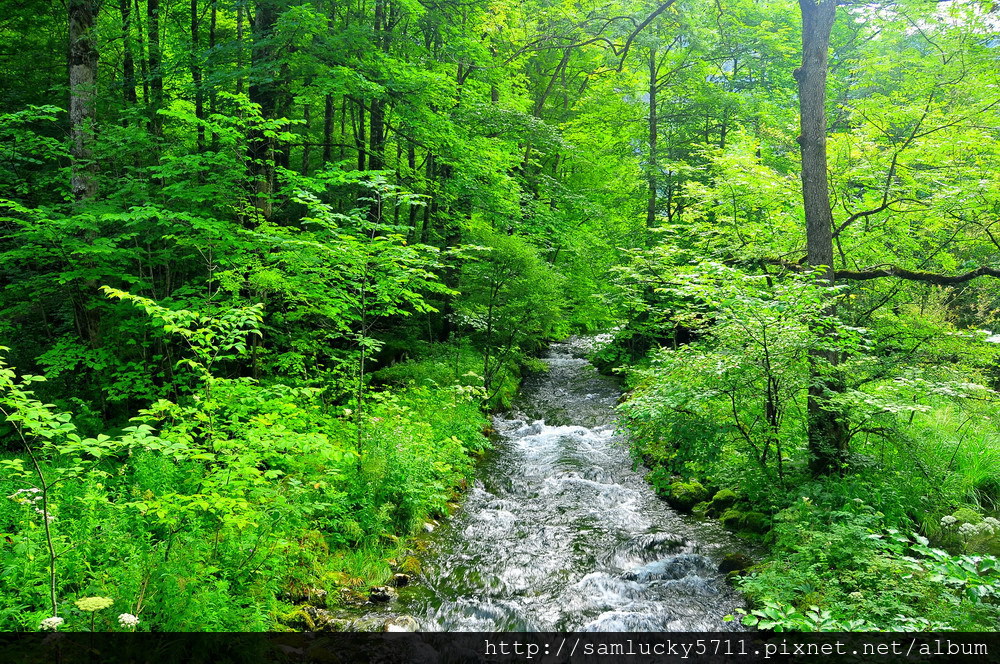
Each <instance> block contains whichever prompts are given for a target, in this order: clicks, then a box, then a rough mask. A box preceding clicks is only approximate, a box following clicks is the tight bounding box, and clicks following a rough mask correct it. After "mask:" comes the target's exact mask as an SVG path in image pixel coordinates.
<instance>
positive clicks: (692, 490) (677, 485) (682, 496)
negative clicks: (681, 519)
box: [667, 480, 708, 513]
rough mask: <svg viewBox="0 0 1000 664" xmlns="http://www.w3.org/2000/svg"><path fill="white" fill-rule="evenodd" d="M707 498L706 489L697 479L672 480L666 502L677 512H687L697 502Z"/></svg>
mask: <svg viewBox="0 0 1000 664" xmlns="http://www.w3.org/2000/svg"><path fill="white" fill-rule="evenodd" d="M707 499H708V490H707V489H705V487H704V486H702V484H701V482H699V481H698V480H691V481H690V482H674V483H672V484H671V485H670V494H669V495H668V496H667V503H668V504H669V505H670V506H671V507H673V508H674V509H675V510H677V511H678V512H688V513H690V512H691V510H693V509H694V506H695V505H697V504H698V503H701V502H705V500H707Z"/></svg>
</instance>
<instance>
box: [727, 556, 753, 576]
mask: <svg viewBox="0 0 1000 664" xmlns="http://www.w3.org/2000/svg"><path fill="white" fill-rule="evenodd" d="M753 565H754V561H753V558H751V557H750V556H748V555H746V554H743V553H727V554H726V555H725V556H723V558H722V562H720V563H719V572H721V573H722V574H740V573H742V572H744V571H746V570H747V569H749V568H751V567H753Z"/></svg>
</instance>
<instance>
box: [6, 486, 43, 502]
mask: <svg viewBox="0 0 1000 664" xmlns="http://www.w3.org/2000/svg"><path fill="white" fill-rule="evenodd" d="M41 492H42V490H41V489H36V488H35V487H31V488H30V489H18V490H17V491H15V492H14V493H12V494H10V495H9V496H7V497H8V498H10V499H11V500H13V501H14V502H15V503H18V504H19V505H30V504H32V503H37V502H38V501H39V500H41V499H42V497H41V496H40V495H39V494H40V493H41Z"/></svg>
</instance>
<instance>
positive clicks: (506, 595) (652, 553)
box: [396, 339, 741, 632]
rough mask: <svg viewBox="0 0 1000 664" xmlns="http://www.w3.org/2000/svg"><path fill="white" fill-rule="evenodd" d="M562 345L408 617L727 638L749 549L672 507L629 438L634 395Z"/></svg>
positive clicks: (448, 536) (438, 552) (443, 623)
mask: <svg viewBox="0 0 1000 664" xmlns="http://www.w3.org/2000/svg"><path fill="white" fill-rule="evenodd" d="M586 344H587V340H585V339H584V340H581V339H574V340H570V341H569V342H567V343H562V344H553V346H552V347H551V349H550V350H549V353H548V356H547V357H546V358H545V362H546V364H547V365H548V371H546V372H540V373H538V374H537V375H535V376H533V377H532V378H530V379H529V380H528V381H527V382H526V384H525V386H524V389H523V390H522V395H521V398H520V399H519V400H518V402H517V404H516V405H515V407H514V408H513V410H512V411H511V412H510V413H507V414H505V415H502V416H497V417H496V418H495V419H494V427H495V429H496V431H497V432H498V436H497V438H498V440H497V441H496V447H495V449H494V450H493V451H492V452H491V453H490V455H489V456H488V458H487V459H486V460H485V461H484V463H483V464H482V465H481V466H480V470H479V477H480V478H481V479H480V480H478V481H477V482H476V484H475V487H474V488H473V489H472V490H471V491H470V492H469V495H468V497H467V499H466V501H465V503H464V506H463V508H462V510H461V511H460V512H459V513H457V514H456V515H455V516H454V517H453V518H452V519H451V521H450V522H448V523H447V524H445V525H442V526H441V527H440V528H438V529H437V530H436V531H435V532H434V533H433V534H432V535H431V536H430V542H429V546H428V549H427V552H426V554H425V556H424V558H423V571H422V574H421V576H420V578H419V579H418V583H417V584H416V585H415V587H414V588H412V589H408V590H410V592H407V593H404V594H403V597H401V600H400V605H399V606H398V607H396V609H397V610H401V611H403V612H405V613H408V614H409V615H412V616H413V617H414V618H415V619H416V620H417V622H418V623H419V625H420V629H421V630H422V631H437V630H447V631H483V632H486V631H599V632H606V631H721V630H726V629H732V625H733V623H727V622H724V621H723V616H725V615H727V614H731V613H732V612H733V611H734V609H735V608H736V607H738V606H741V601H740V598H739V596H738V595H737V594H736V593H735V592H734V591H733V590H732V588H731V587H730V586H729V585H728V583H727V582H726V580H725V578H724V576H723V575H722V574H720V573H719V572H718V571H717V569H718V564H719V559H720V558H721V557H722V556H723V555H724V554H725V553H728V552H731V551H737V550H740V548H741V547H740V545H739V544H738V543H736V542H734V541H733V540H732V539H731V537H730V536H729V535H728V534H727V533H726V532H725V531H723V530H722V529H721V528H719V527H718V525H717V524H715V523H711V522H703V521H700V520H697V519H694V518H692V517H686V516H682V515H680V514H678V513H676V512H675V511H673V510H671V509H670V507H669V506H667V505H666V503H664V502H663V501H662V500H661V499H659V498H658V497H657V496H656V495H655V493H654V492H653V490H652V489H651V488H650V487H649V485H648V484H646V483H645V482H644V480H643V472H642V470H641V469H640V470H637V469H634V467H633V461H632V459H631V458H630V456H629V453H628V449H627V447H626V443H625V441H624V440H623V438H622V437H621V436H620V435H619V434H617V433H616V430H615V428H616V426H615V419H614V413H615V410H614V409H615V404H616V403H617V401H618V399H619V398H620V395H621V391H620V390H619V388H618V386H617V384H616V382H615V381H614V380H613V379H611V378H608V377H606V376H601V375H599V374H598V373H597V372H596V371H595V370H594V368H593V366H591V365H590V364H589V363H588V362H587V360H585V359H583V358H582V355H583V353H584V351H585V349H586Z"/></svg>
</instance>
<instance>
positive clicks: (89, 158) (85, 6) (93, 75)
mask: <svg viewBox="0 0 1000 664" xmlns="http://www.w3.org/2000/svg"><path fill="white" fill-rule="evenodd" d="M98 8H99V4H98V2H97V0H70V1H69V7H68V9H69V120H70V143H71V147H70V153H71V156H72V159H73V169H72V176H71V186H72V190H73V198H74V200H76V201H77V202H83V201H86V200H89V199H91V198H93V197H94V194H96V193H97V164H96V163H95V162H94V159H93V156H94V121H95V116H94V100H95V93H96V90H95V87H96V85H97V43H96V40H95V38H94V27H95V25H96V24H97V12H98Z"/></svg>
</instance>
